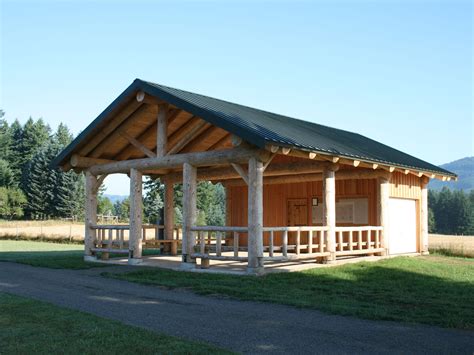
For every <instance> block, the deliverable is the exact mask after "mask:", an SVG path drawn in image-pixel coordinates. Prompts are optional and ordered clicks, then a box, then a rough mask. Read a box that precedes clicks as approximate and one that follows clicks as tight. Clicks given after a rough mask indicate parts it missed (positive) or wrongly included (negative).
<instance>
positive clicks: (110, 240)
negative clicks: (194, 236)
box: [92, 224, 181, 254]
mask: <svg viewBox="0 0 474 355" xmlns="http://www.w3.org/2000/svg"><path fill="white" fill-rule="evenodd" d="M92 229H94V230H95V238H94V246H95V247H94V249H93V251H96V252H103V253H117V254H128V239H129V232H130V226H129V225H119V224H109V225H106V224H99V225H95V226H92ZM163 229H164V226H163V225H157V224H144V225H143V226H142V246H143V248H145V249H146V248H156V247H160V246H161V245H163V244H166V243H171V244H173V245H172V248H171V249H172V253H174V254H176V249H177V246H178V244H179V241H180V236H181V227H180V226H174V228H173V237H174V239H173V240H160V239H158V236H159V231H160V230H163ZM150 230H152V231H153V238H152V239H147V237H148V235H149V233H147V232H148V231H150ZM147 234H148V235H147Z"/></svg>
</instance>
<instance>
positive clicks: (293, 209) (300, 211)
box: [287, 198, 308, 245]
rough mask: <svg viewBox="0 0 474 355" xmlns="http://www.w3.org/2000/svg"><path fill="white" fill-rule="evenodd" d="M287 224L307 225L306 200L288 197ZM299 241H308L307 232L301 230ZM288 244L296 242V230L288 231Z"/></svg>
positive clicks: (303, 242)
mask: <svg viewBox="0 0 474 355" xmlns="http://www.w3.org/2000/svg"><path fill="white" fill-rule="evenodd" d="M287 225H288V226H307V225H308V200H307V199H305V198H298V199H289V200H288V201H287ZM300 243H301V244H307V243H308V232H301V234H300ZM288 244H290V245H295V244H296V232H292V233H289V235H288Z"/></svg>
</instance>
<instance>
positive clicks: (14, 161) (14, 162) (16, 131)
mask: <svg viewBox="0 0 474 355" xmlns="http://www.w3.org/2000/svg"><path fill="white" fill-rule="evenodd" d="M22 136H23V128H22V126H21V124H20V122H18V120H15V121H13V123H12V125H11V126H10V137H11V142H10V143H11V144H10V152H15V154H10V155H9V156H8V157H7V159H6V160H7V161H8V164H9V165H10V168H11V169H12V171H13V175H14V176H15V184H16V185H19V184H20V179H21V159H20V154H19V152H20V145H21V140H22Z"/></svg>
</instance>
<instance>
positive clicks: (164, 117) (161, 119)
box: [156, 104, 168, 157]
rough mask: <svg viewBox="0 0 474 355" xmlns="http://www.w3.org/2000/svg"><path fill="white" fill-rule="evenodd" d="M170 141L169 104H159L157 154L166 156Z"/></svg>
mask: <svg viewBox="0 0 474 355" xmlns="http://www.w3.org/2000/svg"><path fill="white" fill-rule="evenodd" d="M167 143H168V105H167V104H162V105H158V125H157V131H156V156H157V157H164V156H165V155H166V151H167Z"/></svg>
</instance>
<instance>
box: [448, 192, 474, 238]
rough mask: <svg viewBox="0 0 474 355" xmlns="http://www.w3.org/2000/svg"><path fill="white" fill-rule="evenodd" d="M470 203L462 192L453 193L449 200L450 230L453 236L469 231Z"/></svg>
mask: <svg viewBox="0 0 474 355" xmlns="http://www.w3.org/2000/svg"><path fill="white" fill-rule="evenodd" d="M470 207H471V206H470V203H469V199H468V198H467V196H466V194H465V193H464V191H454V192H453V194H452V198H451V220H450V230H451V232H452V233H454V234H467V233H468V232H469V229H470V224H471V223H470V222H471V221H470V218H471V211H470Z"/></svg>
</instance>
